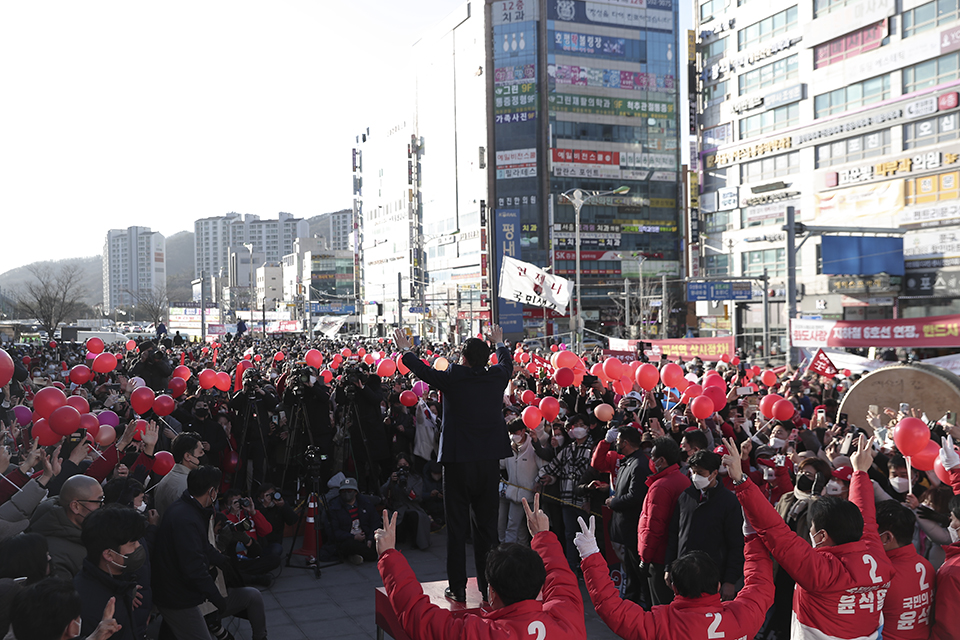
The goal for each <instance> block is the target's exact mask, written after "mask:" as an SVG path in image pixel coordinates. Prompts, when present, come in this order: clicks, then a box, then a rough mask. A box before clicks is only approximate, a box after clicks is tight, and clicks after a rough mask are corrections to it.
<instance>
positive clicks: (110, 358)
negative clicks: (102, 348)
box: [91, 338, 117, 373]
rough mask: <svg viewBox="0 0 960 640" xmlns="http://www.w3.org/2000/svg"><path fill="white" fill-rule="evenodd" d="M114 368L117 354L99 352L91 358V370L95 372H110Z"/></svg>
mask: <svg viewBox="0 0 960 640" xmlns="http://www.w3.org/2000/svg"><path fill="white" fill-rule="evenodd" d="M91 340H92V338H91ZM116 368H117V356H115V355H113V354H112V353H101V354H100V355H98V356H97V357H96V358H94V359H93V370H94V371H96V372H97V373H110V372H111V371H113V370H114V369H116Z"/></svg>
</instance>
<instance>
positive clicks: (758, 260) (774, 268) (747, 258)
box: [740, 249, 787, 277]
mask: <svg viewBox="0 0 960 640" xmlns="http://www.w3.org/2000/svg"><path fill="white" fill-rule="evenodd" d="M740 257H741V260H742V262H743V275H744V276H762V275H763V270H764V268H766V270H767V275H768V276H770V277H782V276H785V275H787V261H786V253H785V251H784V250H783V249H761V250H760V251H744V252H743V253H742V254H740Z"/></svg>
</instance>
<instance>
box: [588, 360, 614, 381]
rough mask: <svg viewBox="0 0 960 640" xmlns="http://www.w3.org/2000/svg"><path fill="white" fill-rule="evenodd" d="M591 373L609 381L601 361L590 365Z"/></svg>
mask: <svg viewBox="0 0 960 640" xmlns="http://www.w3.org/2000/svg"><path fill="white" fill-rule="evenodd" d="M590 375H592V376H595V377H597V378H600V380H601V382H607V381H609V378H607V374H605V373H604V372H603V365H602V364H601V363H599V362H598V363H596V364H595V365H593V366H592V367H590Z"/></svg>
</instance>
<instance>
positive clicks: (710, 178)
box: [703, 167, 729, 191]
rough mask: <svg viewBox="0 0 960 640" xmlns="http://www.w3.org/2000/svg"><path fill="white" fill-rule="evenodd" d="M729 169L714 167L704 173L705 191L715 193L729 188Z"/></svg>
mask: <svg viewBox="0 0 960 640" xmlns="http://www.w3.org/2000/svg"><path fill="white" fill-rule="evenodd" d="M728 168H729V167H722V168H721V167H713V168H710V169H704V171H703V189H704V190H705V191H713V190H715V189H722V188H723V187H725V186H727V169H728Z"/></svg>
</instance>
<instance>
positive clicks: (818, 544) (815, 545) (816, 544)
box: [810, 531, 826, 549]
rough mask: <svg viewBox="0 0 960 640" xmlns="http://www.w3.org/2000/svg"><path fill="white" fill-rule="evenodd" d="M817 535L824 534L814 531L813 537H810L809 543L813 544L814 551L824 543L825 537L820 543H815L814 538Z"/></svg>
mask: <svg viewBox="0 0 960 640" xmlns="http://www.w3.org/2000/svg"><path fill="white" fill-rule="evenodd" d="M818 533H824V532H823V531H814V533H813V535H812V536H810V541H811V542H813V548H814V549H816V548H817V547H819V546H820V545H822V544H823V543H824V542H825V540H826V537H824V539H823V540H821V541H820V542H817V539H816V538H817V534H818Z"/></svg>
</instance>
